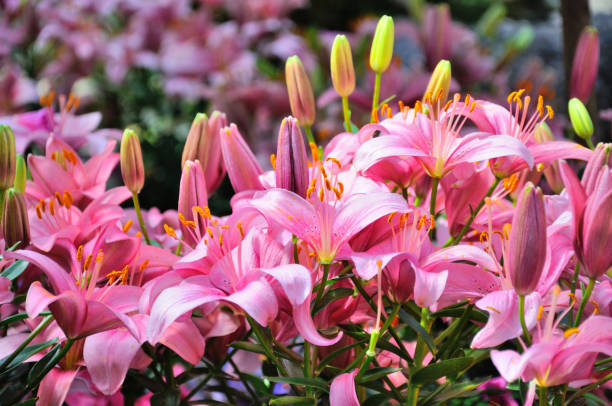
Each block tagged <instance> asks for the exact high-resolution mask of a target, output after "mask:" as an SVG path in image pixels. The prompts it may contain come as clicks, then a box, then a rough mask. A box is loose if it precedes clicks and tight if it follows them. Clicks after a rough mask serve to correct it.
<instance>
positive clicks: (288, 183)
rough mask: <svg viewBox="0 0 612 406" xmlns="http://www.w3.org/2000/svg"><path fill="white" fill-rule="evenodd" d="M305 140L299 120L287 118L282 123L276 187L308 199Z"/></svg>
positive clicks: (279, 134) (277, 150) (277, 157)
mask: <svg viewBox="0 0 612 406" xmlns="http://www.w3.org/2000/svg"><path fill="white" fill-rule="evenodd" d="M307 159H308V158H307V155H306V147H305V145H304V138H303V137H302V132H301V131H300V127H299V126H298V123H297V120H296V119H295V118H293V117H287V118H285V119H284V120H283V122H282V123H281V127H280V131H279V132H278V147H277V149H276V168H275V170H276V187H279V188H283V189H287V190H290V191H292V192H294V193H297V194H298V195H300V196H302V197H304V198H305V197H306V190H307V189H308V180H309V179H308V163H307Z"/></svg>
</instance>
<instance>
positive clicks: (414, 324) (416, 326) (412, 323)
mask: <svg viewBox="0 0 612 406" xmlns="http://www.w3.org/2000/svg"><path fill="white" fill-rule="evenodd" d="M399 317H400V319H401V320H402V321H403V322H404V323H406V324H408V326H409V327H410V328H411V329H412V330H414V331H415V332H416V333H418V334H419V335H420V336H421V338H422V339H423V341H425V344H427V347H429V349H430V350H431V352H432V353H433V354H435V353H436V352H437V350H436V346H435V345H434V342H433V340H432V339H431V336H430V335H429V333H427V331H425V329H424V328H423V326H421V324H420V323H419V322H418V321H416V320H415V319H414V317H412V316H411V315H410V314H408V313H407V312H406V311H405V310H404V309H401V310H400V311H399Z"/></svg>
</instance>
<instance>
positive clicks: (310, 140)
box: [304, 125, 317, 145]
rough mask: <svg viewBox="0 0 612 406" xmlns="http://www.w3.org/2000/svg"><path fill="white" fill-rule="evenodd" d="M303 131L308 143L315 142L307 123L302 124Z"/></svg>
mask: <svg viewBox="0 0 612 406" xmlns="http://www.w3.org/2000/svg"><path fill="white" fill-rule="evenodd" d="M304 131H306V139H308V143H313V144H315V145H316V144H317V143H316V142H315V139H314V135H312V129H311V128H310V126H309V125H305V126H304Z"/></svg>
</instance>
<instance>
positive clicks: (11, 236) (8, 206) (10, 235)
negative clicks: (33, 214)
mask: <svg viewBox="0 0 612 406" xmlns="http://www.w3.org/2000/svg"><path fill="white" fill-rule="evenodd" d="M2 233H3V234H4V241H5V243H6V247H7V248H8V247H12V246H13V245H15V244H17V243H19V245H18V247H17V248H18V249H21V248H25V247H26V246H27V245H28V244H29V243H30V223H29V221H28V210H27V208H26V203H25V199H24V198H23V195H22V194H21V193H19V191H18V190H17V189H9V190H8V191H7V192H6V196H5V200H4V215H3V220H2Z"/></svg>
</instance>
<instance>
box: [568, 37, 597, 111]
mask: <svg viewBox="0 0 612 406" xmlns="http://www.w3.org/2000/svg"><path fill="white" fill-rule="evenodd" d="M598 65H599V34H598V32H597V29H596V28H595V27H591V26H587V27H584V30H582V34H580V39H579V40H578V45H577V46H576V52H575V53H574V62H573V63H572V75H571V77H570V97H577V98H579V99H580V100H581V101H582V102H584V103H586V102H587V101H588V100H589V96H590V95H591V91H592V90H593V86H594V85H595V79H596V78H597V68H598Z"/></svg>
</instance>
